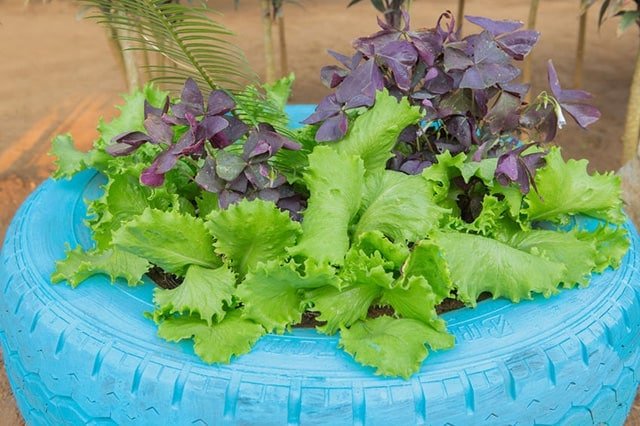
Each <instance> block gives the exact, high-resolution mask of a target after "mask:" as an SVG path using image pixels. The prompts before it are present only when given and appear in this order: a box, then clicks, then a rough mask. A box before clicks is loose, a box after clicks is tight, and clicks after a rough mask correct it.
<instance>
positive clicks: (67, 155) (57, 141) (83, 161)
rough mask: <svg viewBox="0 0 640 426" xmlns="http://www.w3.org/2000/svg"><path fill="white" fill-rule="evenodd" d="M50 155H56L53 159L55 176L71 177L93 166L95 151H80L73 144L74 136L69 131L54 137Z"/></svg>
mask: <svg viewBox="0 0 640 426" xmlns="http://www.w3.org/2000/svg"><path fill="white" fill-rule="evenodd" d="M49 155H52V156H54V157H56V159H55V160H54V161H53V163H54V164H55V166H56V169H55V170H54V172H53V173H52V176H53V178H54V179H62V178H64V179H71V177H72V176H73V175H75V174H76V173H78V172H81V171H82V170H85V169H86V168H88V167H91V164H92V163H93V156H94V151H89V152H82V151H79V150H78V149H76V147H75V146H74V144H73V138H72V137H71V135H70V134H68V133H67V134H66V135H58V136H56V137H55V138H54V139H53V142H52V143H51V151H50V152H49Z"/></svg>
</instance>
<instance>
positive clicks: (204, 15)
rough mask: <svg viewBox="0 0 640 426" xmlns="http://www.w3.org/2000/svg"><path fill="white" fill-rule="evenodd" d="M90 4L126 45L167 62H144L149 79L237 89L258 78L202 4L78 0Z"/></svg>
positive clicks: (178, 83) (223, 29) (136, 0)
mask: <svg viewBox="0 0 640 426" xmlns="http://www.w3.org/2000/svg"><path fill="white" fill-rule="evenodd" d="M80 3H82V4H84V5H87V6H94V7H95V9H94V10H96V12H95V13H94V14H93V15H92V16H90V18H94V19H96V20H97V21H98V22H99V23H101V24H103V25H105V26H107V27H108V28H110V29H115V32H114V34H116V37H117V38H118V39H119V40H120V41H122V42H123V44H126V45H127V46H129V47H128V49H130V50H136V51H143V52H153V53H156V54H159V55H162V56H163V57H165V58H166V59H167V61H168V63H169V65H166V64H157V65H154V64H145V67H146V68H147V69H148V72H149V73H150V75H151V76H152V79H153V80H155V81H159V82H161V83H166V84H168V85H172V86H181V85H182V84H183V83H184V80H185V79H186V78H188V77H192V78H193V79H194V80H196V81H197V82H198V84H199V85H200V86H201V87H202V88H203V89H207V88H209V89H218V88H222V89H227V90H230V91H234V92H235V91H238V90H239V89H240V88H242V87H244V86H245V85H246V84H247V83H251V82H255V81H256V80H257V77H256V74H255V73H254V72H253V71H252V70H251V68H250V67H249V64H248V62H247V60H246V58H245V56H244V54H243V53H242V51H241V49H240V48H238V47H237V46H235V45H234V44H233V43H232V42H231V40H230V39H231V37H232V36H233V33H232V32H231V31H229V30H228V29H226V28H225V27H224V26H222V25H221V24H219V23H218V22H216V21H214V20H213V19H212V18H211V17H210V16H209V14H210V13H211V12H212V10H211V9H209V8H207V7H205V6H186V5H182V4H176V3H171V2H168V1H167V0H80Z"/></svg>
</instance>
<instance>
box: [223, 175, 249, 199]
mask: <svg viewBox="0 0 640 426" xmlns="http://www.w3.org/2000/svg"><path fill="white" fill-rule="evenodd" d="M246 172H247V169H245V170H244V172H243V173H242V174H241V175H240V176H238V177H237V178H235V179H234V180H232V181H231V182H229V184H228V187H229V189H230V190H232V191H235V192H238V193H241V194H244V193H245V192H247V188H248V187H249V181H248V180H247V176H246Z"/></svg>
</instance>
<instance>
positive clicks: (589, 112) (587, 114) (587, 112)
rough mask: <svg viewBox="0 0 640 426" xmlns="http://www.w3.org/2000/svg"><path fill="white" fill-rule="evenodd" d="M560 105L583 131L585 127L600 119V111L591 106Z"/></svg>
mask: <svg viewBox="0 0 640 426" xmlns="http://www.w3.org/2000/svg"><path fill="white" fill-rule="evenodd" d="M561 105H562V108H563V109H564V110H565V111H566V112H568V113H569V115H570V116H571V117H573V119H574V120H576V123H578V125H579V126H580V127H582V128H583V129H586V128H587V126H589V125H590V124H593V123H595V122H596V121H598V119H599V118H600V111H599V110H598V108H596V107H594V106H593V105H587V104H567V103H562V104H561Z"/></svg>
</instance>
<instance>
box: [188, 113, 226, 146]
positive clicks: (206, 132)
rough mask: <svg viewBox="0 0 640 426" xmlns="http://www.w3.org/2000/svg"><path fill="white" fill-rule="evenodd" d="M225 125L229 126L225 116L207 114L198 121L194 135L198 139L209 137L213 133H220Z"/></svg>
mask: <svg viewBox="0 0 640 426" xmlns="http://www.w3.org/2000/svg"><path fill="white" fill-rule="evenodd" d="M227 127H229V121H227V119H226V118H222V117H219V116H215V115H207V116H205V117H204V118H203V119H202V121H201V122H200V123H198V125H197V127H196V131H195V137H196V139H197V140H199V141H200V140H205V139H211V138H212V137H213V136H214V135H216V134H218V133H220V132H221V131H223V130H224V129H226V128H227Z"/></svg>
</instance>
